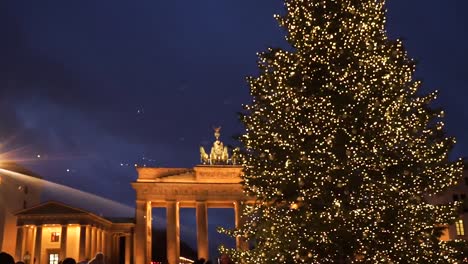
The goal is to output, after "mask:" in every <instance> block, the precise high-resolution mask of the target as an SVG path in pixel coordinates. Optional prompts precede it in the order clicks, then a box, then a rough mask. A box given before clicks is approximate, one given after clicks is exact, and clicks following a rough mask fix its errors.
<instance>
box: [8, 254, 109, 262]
mask: <svg viewBox="0 0 468 264" xmlns="http://www.w3.org/2000/svg"><path fill="white" fill-rule="evenodd" d="M25 261H26V260H25ZM0 264H27V263H25V262H24V261H17V262H15V259H14V258H13V257H12V256H11V255H10V254H8V253H6V252H1V253H0ZM59 264H105V261H104V254H103V253H101V252H99V253H97V254H96V256H95V257H94V258H93V259H91V260H89V261H88V259H85V260H82V261H80V262H78V263H77V262H76V260H75V259H74V258H65V259H63V260H61V261H59Z"/></svg>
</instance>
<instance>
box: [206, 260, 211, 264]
mask: <svg viewBox="0 0 468 264" xmlns="http://www.w3.org/2000/svg"><path fill="white" fill-rule="evenodd" d="M205 264H213V262H212V261H211V260H207V261H206V262H205Z"/></svg>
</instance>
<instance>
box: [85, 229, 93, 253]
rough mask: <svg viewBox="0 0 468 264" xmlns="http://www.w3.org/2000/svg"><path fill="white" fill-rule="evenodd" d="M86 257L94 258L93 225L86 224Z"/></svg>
mask: <svg viewBox="0 0 468 264" xmlns="http://www.w3.org/2000/svg"><path fill="white" fill-rule="evenodd" d="M85 252H86V257H87V258H89V259H92V258H93V257H94V256H91V226H89V225H86V251H85Z"/></svg>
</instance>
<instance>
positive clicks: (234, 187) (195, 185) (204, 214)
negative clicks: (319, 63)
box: [132, 128, 252, 264]
mask: <svg viewBox="0 0 468 264" xmlns="http://www.w3.org/2000/svg"><path fill="white" fill-rule="evenodd" d="M219 135H220V134H219V128H216V129H215V137H216V141H215V142H214V143H213V147H212V148H211V152H210V155H208V154H207V153H206V152H205V150H204V149H203V148H202V147H201V148H200V158H201V163H202V165H198V166H196V167H194V168H192V169H186V168H146V167H144V168H137V171H138V179H137V180H136V181H135V182H133V183H132V186H133V188H134V189H135V190H136V226H135V248H134V253H135V263H136V264H148V263H150V261H151V235H152V230H151V226H152V223H151V220H152V216H151V212H152V208H153V207H163V208H166V222H167V223H166V226H167V230H166V232H167V258H168V261H169V264H178V263H179V258H180V221H179V209H180V208H187V207H188V208H195V210H196V223H197V227H196V231H197V248H198V258H205V259H208V258H209V254H208V253H209V250H208V208H233V209H234V212H235V225H236V227H237V226H238V225H239V222H240V217H241V210H242V208H241V205H242V203H244V202H247V201H251V200H252V199H251V198H249V197H247V196H246V195H245V194H244V193H243V189H242V185H241V174H242V167H241V166H239V165H237V163H236V162H237V158H236V153H235V151H234V154H233V155H232V156H231V158H229V154H228V149H227V147H224V146H223V143H222V142H221V141H219ZM236 244H237V247H238V248H246V245H245V243H244V242H242V241H241V239H240V238H236Z"/></svg>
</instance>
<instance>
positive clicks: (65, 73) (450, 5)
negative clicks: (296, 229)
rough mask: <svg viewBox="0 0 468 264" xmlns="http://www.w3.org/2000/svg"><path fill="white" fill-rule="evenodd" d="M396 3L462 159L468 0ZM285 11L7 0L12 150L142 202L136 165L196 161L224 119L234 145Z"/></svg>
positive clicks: (280, 42) (467, 142)
mask: <svg viewBox="0 0 468 264" xmlns="http://www.w3.org/2000/svg"><path fill="white" fill-rule="evenodd" d="M388 2H389V3H388V9H389V12H388V31H389V34H390V35H391V37H392V38H395V37H400V38H402V39H403V40H404V44H405V45H406V47H407V49H408V51H409V54H410V56H411V57H412V58H414V59H416V60H417V61H418V62H419V66H418V71H417V74H416V77H417V78H418V79H421V80H422V81H423V87H424V91H425V92H427V91H431V90H435V89H438V90H439V91H440V96H439V100H438V101H437V105H438V106H441V107H443V108H444V109H445V110H446V127H447V131H448V134H449V135H452V136H455V137H456V138H457V140H458V144H457V146H456V148H455V150H454V152H453V157H460V156H466V155H467V154H468V135H467V133H466V130H467V126H468V100H467V99H468V66H467V63H468V51H467V50H466V48H467V47H468V16H466V10H468V1H465V0H446V1H433V0H411V1H401V0H394V1H388ZM282 12H283V5H282V1H279V0H235V1H234V0H222V1H220V0H203V1H191V0H170V1H159V0H140V1H117V0H112V1H111V0H98V1H96V0H92V1H88V0H81V1H63V0H57V1H51V0H41V1H22V0H3V1H0V37H1V38H0V140H1V141H2V142H3V143H2V144H1V146H2V151H7V150H15V151H14V154H13V155H12V157H14V158H16V159H20V160H23V161H22V164H24V165H25V166H26V167H28V168H30V169H32V170H34V171H36V172H37V173H39V174H40V175H42V176H43V177H44V178H45V179H46V180H49V181H53V182H57V183H61V184H65V185H68V186H71V187H73V188H77V189H80V190H83V191H86V192H90V193H93V194H97V195H99V196H103V197H107V198H111V199H113V200H115V201H118V202H121V203H124V204H127V205H130V206H133V205H134V200H135V197H134V192H133V189H132V188H131V187H130V182H131V181H133V180H135V178H136V172H135V170H134V167H133V166H134V164H135V163H137V164H140V165H143V164H146V165H148V166H159V167H165V166H170V167H193V166H195V165H196V164H197V163H198V161H199V152H198V147H199V146H200V145H204V146H209V145H211V143H212V141H213V139H214V138H213V130H212V127H213V126H214V125H219V126H222V140H223V141H224V142H225V143H228V144H236V143H235V142H234V141H233V140H232V136H234V135H235V134H237V133H239V132H241V131H242V126H241V125H240V123H239V121H238V119H237V112H239V111H240V110H241V104H243V103H248V102H249V100H250V98H249V93H248V86H247V84H246V82H245V77H246V76H249V75H255V74H256V71H257V69H256V52H260V51H263V50H265V49H266V48H267V47H287V44H286V42H285V41H284V35H285V34H284V32H283V31H282V30H281V29H280V28H279V27H278V25H277V23H276V21H275V20H274V18H273V14H277V13H282ZM38 155H40V158H38ZM127 164H128V166H127ZM122 165H123V166H122ZM67 170H68V171H67ZM81 207H85V208H86V205H82V206H81ZM228 217H229V216H225V217H224V218H223V217H219V218H216V219H214V220H213V224H214V225H215V224H217V223H222V222H223V221H225V220H226V219H227V218H228ZM211 220H212V219H211V218H210V221H211Z"/></svg>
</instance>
